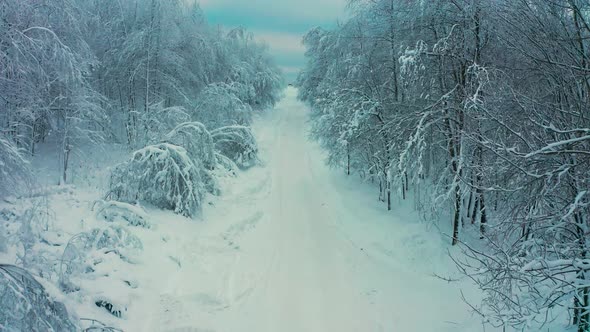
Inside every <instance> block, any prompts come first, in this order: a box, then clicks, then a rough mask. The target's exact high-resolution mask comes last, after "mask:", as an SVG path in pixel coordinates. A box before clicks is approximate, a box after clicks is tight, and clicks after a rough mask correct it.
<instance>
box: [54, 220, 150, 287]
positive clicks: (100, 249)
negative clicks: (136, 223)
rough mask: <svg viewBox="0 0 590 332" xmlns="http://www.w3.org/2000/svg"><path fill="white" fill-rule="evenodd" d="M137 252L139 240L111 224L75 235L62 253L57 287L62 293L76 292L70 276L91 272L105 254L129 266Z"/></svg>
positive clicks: (138, 250) (139, 246) (101, 261)
mask: <svg viewBox="0 0 590 332" xmlns="http://www.w3.org/2000/svg"><path fill="white" fill-rule="evenodd" d="M141 250H143V244H142V242H141V240H140V239H139V238H138V237H137V236H135V235H133V234H132V233H131V232H129V231H128V230H127V229H126V228H124V227H122V226H116V225H111V226H109V227H106V228H95V229H93V230H91V231H90V232H84V233H79V234H77V235H75V236H73V237H72V238H71V239H70V241H69V242H68V244H67V246H66V248H65V249H64V252H63V254H62V257H61V261H60V263H61V265H60V271H59V272H60V273H59V274H60V275H59V283H60V286H61V288H62V290H63V291H66V292H71V291H75V290H78V287H77V286H76V285H74V284H73V283H72V282H71V279H70V277H71V276H77V275H81V274H84V273H92V272H94V271H95V270H96V268H95V267H96V266H97V265H99V264H101V263H103V262H104V260H105V259H106V256H105V255H107V254H111V253H114V254H115V255H116V256H117V257H118V258H120V259H121V260H123V261H124V262H126V263H133V262H134V261H135V257H136V256H137V255H138V254H139V252H140V251H141Z"/></svg>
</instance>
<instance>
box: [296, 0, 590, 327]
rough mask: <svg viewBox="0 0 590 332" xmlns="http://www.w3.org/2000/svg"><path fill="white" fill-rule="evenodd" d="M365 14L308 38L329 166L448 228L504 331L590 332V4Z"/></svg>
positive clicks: (303, 91)
mask: <svg viewBox="0 0 590 332" xmlns="http://www.w3.org/2000/svg"><path fill="white" fill-rule="evenodd" d="M351 8H352V15H351V17H350V19H348V20H347V21H346V22H344V23H343V24H341V25H340V26H338V27H337V28H335V29H332V30H324V29H321V28H317V29H314V30H312V31H310V32H309V33H308V34H307V35H306V36H305V38H304V43H305V45H306V47H307V58H308V64H307V66H306V69H305V71H304V72H303V73H302V74H301V76H300V78H299V80H298V85H299V86H300V97H301V98H302V99H303V100H305V101H307V102H308V103H310V104H311V106H312V109H313V111H312V118H313V134H314V136H315V137H316V138H317V139H318V140H319V141H320V142H321V143H322V144H323V146H324V147H325V148H326V149H327V150H328V152H329V162H330V163H331V164H332V165H335V166H344V167H345V168H346V169H347V171H348V173H349V174H350V173H352V172H357V173H359V174H361V176H363V177H365V178H367V179H369V180H371V181H375V182H377V183H378V184H379V187H380V198H381V199H382V200H384V201H387V205H388V207H389V208H390V209H391V205H392V203H391V195H392V193H393V194H399V196H400V197H402V198H406V196H407V195H408V193H413V196H414V197H415V200H416V207H417V208H418V209H419V210H420V211H422V212H423V213H424V214H425V215H427V216H429V217H430V218H434V217H438V218H434V219H442V220H449V227H448V228H446V229H447V230H446V231H445V232H448V234H450V238H451V241H452V244H457V243H460V242H467V243H468V245H467V243H465V245H466V247H467V248H468V250H467V253H468V256H469V257H471V259H469V260H468V261H465V262H460V267H461V268H462V269H464V272H465V273H467V274H468V275H469V276H471V277H472V278H474V280H476V281H477V282H478V283H479V284H480V286H481V287H482V288H483V289H484V290H485V291H486V294H487V296H486V298H485V299H484V306H483V308H482V309H481V312H482V314H484V315H486V319H488V321H489V322H491V323H493V324H497V325H513V326H519V327H528V328H533V329H534V327H533V326H537V327H538V325H539V324H543V323H546V322H547V321H550V320H552V319H554V318H555V317H558V316H556V315H559V314H560V313H564V312H565V311H566V310H567V312H568V313H569V314H570V316H571V320H570V321H571V323H572V324H574V325H575V326H577V328H578V330H579V331H580V332H583V331H590V271H589V270H590V257H588V255H589V253H588V249H589V246H590V240H589V239H590V233H589V232H590V225H589V223H590V220H589V210H590V205H589V203H590V171H589V169H590V168H589V167H590V111H589V106H588V105H589V103H588V102H589V101H590V50H589V48H590V42H589V37H590V16H589V13H590V2H589V1H587V0H557V1H545V0H543V1H529V0H499V1H485V0H448V1H402V0H368V1H352V2H351ZM443 229H445V228H444V227H443ZM470 230H472V231H470ZM470 232H471V233H476V232H477V233H479V237H481V241H477V239H472V240H469V239H470V238H471V237H470V236H469V233H470Z"/></svg>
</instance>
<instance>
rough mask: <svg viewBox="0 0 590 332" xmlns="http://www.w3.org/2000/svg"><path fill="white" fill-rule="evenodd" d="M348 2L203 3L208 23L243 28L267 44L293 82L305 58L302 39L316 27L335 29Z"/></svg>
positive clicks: (229, 0) (221, 0)
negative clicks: (332, 27) (333, 27)
mask: <svg viewBox="0 0 590 332" xmlns="http://www.w3.org/2000/svg"><path fill="white" fill-rule="evenodd" d="M346 3H347V0H249V1H248V0H201V1H200V4H201V7H202V8H203V10H204V12H205V15H206V17H207V19H208V20H209V22H211V23H212V24H220V25H223V26H226V27H235V26H242V27H244V28H246V29H248V30H249V31H251V32H253V33H254V36H255V37H256V39H257V40H259V41H264V42H266V43H267V44H268V45H269V47H270V52H271V54H272V55H273V56H274V57H275V59H276V62H277V64H278V65H279V66H280V67H281V68H282V69H283V71H284V72H285V75H286V76H287V79H288V80H289V81H292V80H294V79H295V77H296V76H297V72H298V71H299V69H301V67H302V66H303V64H304V63H305V59H304V56H303V53H304V52H305V48H304V46H303V45H302V44H301V38H302V37H303V35H304V34H305V33H306V32H307V31H308V30H309V29H311V28H313V27H316V26H324V27H329V26H333V25H334V24H335V23H336V22H337V20H338V18H342V17H344V16H345V13H346Z"/></svg>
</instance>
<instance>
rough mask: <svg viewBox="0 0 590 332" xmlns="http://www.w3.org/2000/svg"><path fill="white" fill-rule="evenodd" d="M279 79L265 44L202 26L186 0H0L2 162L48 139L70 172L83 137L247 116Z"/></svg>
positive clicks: (148, 135)
mask: <svg viewBox="0 0 590 332" xmlns="http://www.w3.org/2000/svg"><path fill="white" fill-rule="evenodd" d="M280 85H281V78H280V73H279V71H278V69H277V68H276V66H275V65H274V64H273V63H272V61H271V59H270V58H269V56H268V54H267V52H266V48H265V46H264V45H261V44H259V43H256V42H254V41H253V38H252V36H251V35H250V34H249V33H247V32H246V31H244V30H243V29H235V30H231V31H230V32H229V33H225V32H222V30H221V29H219V28H212V27H209V26H208V25H207V23H206V22H205V20H204V16H203V13H202V12H201V10H200V8H199V7H198V5H197V4H190V1H182V0H105V1H95V0H41V1H36V0H35V1H33V0H3V1H1V2H0V143H1V145H2V147H3V148H1V151H9V152H10V153H9V154H4V153H3V154H2V155H0V166H2V167H0V170H1V171H2V173H5V172H4V170H5V168H4V167H3V165H4V164H5V163H6V164H8V167H12V166H11V165H13V164H15V163H21V164H22V162H21V161H20V160H19V158H18V157H15V154H14V152H18V154H23V153H24V154H25V156H26V155H34V154H35V153H36V148H37V146H38V144H39V143H41V142H45V143H47V144H52V145H54V146H55V147H56V148H55V149H53V150H54V151H57V152H56V156H55V159H56V160H59V165H60V166H59V167H60V168H61V169H60V172H59V173H60V174H61V176H60V177H61V179H60V182H62V183H63V182H68V165H69V160H70V158H71V156H72V151H75V150H76V149H79V148H80V147H82V146H88V145H89V144H92V143H102V142H119V143H124V144H126V145H128V146H129V147H130V148H133V149H139V148H143V147H144V146H146V145H149V144H154V143H158V142H160V141H161V140H162V139H163V136H164V135H165V134H167V133H168V132H170V131H171V130H172V129H174V128H175V127H176V126H177V125H178V124H180V123H184V122H190V121H199V122H202V123H204V124H205V125H207V126H208V127H209V128H210V129H215V128H216V127H221V126H227V125H247V124H248V123H249V122H250V118H251V116H252V114H253V112H255V111H257V110H261V109H263V108H266V107H268V106H270V105H273V104H274V103H275V101H276V100H277V94H278V91H279V88H280ZM5 156H7V158H8V160H7V161H4V159H5V158H4V157H5ZM9 169H10V168H7V169H6V170H9ZM10 173H13V172H10ZM15 175H16V173H15ZM11 181H12V180H11V178H9V177H8V176H6V175H5V174H2V177H1V178H0V183H2V184H4V183H10V182H11ZM3 191H5V188H4V186H3V188H0V192H3Z"/></svg>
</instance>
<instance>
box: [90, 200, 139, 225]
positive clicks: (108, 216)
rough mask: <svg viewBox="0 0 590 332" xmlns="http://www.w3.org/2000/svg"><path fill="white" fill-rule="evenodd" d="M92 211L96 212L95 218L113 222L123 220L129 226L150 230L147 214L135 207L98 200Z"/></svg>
mask: <svg viewBox="0 0 590 332" xmlns="http://www.w3.org/2000/svg"><path fill="white" fill-rule="evenodd" d="M93 209H94V210H95V212H96V218H97V219H102V220H106V221H108V222H114V221H116V220H123V221H124V222H126V223H127V224H128V225H130V226H140V227H144V228H150V227H151V225H150V223H149V222H148V221H147V219H148V218H147V214H146V213H145V211H144V210H143V209H142V208H141V207H140V206H137V205H131V204H128V203H123V202H117V201H104V200H99V201H96V202H95V203H94V207H93Z"/></svg>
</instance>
